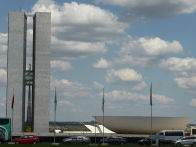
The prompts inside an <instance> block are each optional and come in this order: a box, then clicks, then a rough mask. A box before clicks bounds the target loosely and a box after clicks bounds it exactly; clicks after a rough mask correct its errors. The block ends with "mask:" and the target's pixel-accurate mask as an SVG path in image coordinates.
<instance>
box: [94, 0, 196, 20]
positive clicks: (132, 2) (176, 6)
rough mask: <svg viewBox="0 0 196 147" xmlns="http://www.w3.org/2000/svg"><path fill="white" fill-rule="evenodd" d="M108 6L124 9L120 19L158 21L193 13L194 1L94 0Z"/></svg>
mask: <svg viewBox="0 0 196 147" xmlns="http://www.w3.org/2000/svg"><path fill="white" fill-rule="evenodd" d="M95 1H96V2H102V3H104V4H109V5H117V6H121V7H123V8H125V9H124V10H123V12H121V19H122V20H124V21H134V20H143V19H146V18H148V19H160V18H167V17H172V16H176V15H180V14H188V13H193V12H195V10H196V2H195V1H194V0H172V1H171V0H148V1H146V0H120V1H119V0H95Z"/></svg>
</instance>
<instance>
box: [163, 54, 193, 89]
mask: <svg viewBox="0 0 196 147" xmlns="http://www.w3.org/2000/svg"><path fill="white" fill-rule="evenodd" d="M160 67H162V68H164V69H166V70H169V71H170V72H173V73H174V74H175V78H174V82H175V83H176V84H177V86H178V87H180V88H183V89H186V90H187V91H190V92H193V91H194V90H195V89H196V86H195V85H196V76H195V74H196V59H195V58H190V57H186V58H177V57H171V58H168V59H167V60H162V61H161V63H160Z"/></svg>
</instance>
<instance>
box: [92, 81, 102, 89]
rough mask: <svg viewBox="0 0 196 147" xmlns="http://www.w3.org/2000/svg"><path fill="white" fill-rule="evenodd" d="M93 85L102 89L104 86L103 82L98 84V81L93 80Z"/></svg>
mask: <svg viewBox="0 0 196 147" xmlns="http://www.w3.org/2000/svg"><path fill="white" fill-rule="evenodd" d="M93 87H94V88H95V89H103V88H104V85H103V84H100V83H99V82H96V81H94V82H93Z"/></svg>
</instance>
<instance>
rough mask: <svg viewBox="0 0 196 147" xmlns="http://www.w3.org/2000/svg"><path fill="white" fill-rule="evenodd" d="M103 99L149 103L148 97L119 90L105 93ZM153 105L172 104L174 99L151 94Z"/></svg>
mask: <svg viewBox="0 0 196 147" xmlns="http://www.w3.org/2000/svg"><path fill="white" fill-rule="evenodd" d="M105 97H106V98H107V99H111V100H114V101H124V100H128V101H133V102H137V103H142V104H144V103H146V104H148V103H149V101H150V100H149V95H143V94H139V93H131V92H127V91H121V90H113V91H111V92H108V93H105ZM152 97H153V104H169V103H173V102H174V99H172V98H169V97H166V96H164V95H159V94H153V95H152Z"/></svg>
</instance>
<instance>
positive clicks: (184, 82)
mask: <svg viewBox="0 0 196 147" xmlns="http://www.w3.org/2000/svg"><path fill="white" fill-rule="evenodd" d="M174 81H175V82H176V84H177V85H178V87H180V88H184V89H187V90H191V91H192V90H193V89H196V76H192V77H178V78H175V79H174Z"/></svg>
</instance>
